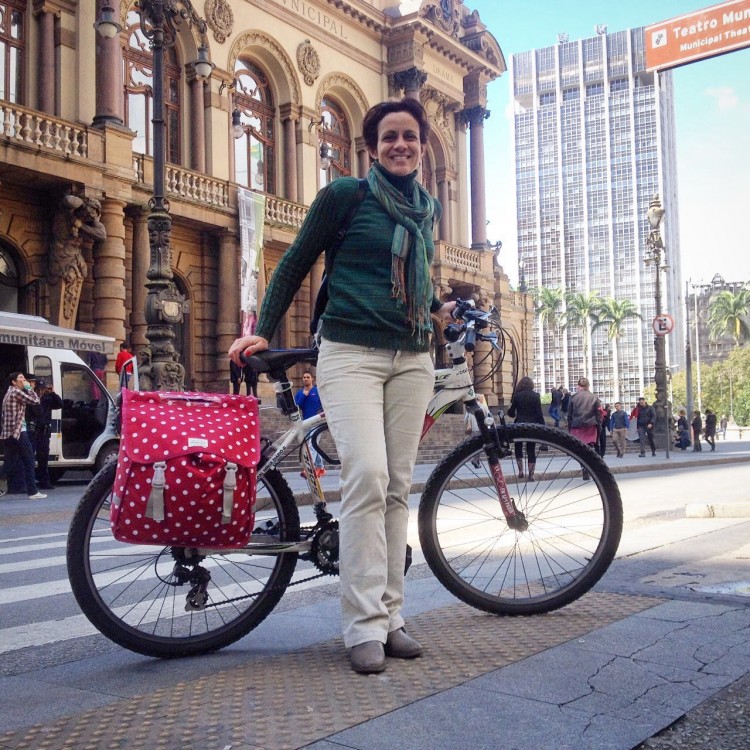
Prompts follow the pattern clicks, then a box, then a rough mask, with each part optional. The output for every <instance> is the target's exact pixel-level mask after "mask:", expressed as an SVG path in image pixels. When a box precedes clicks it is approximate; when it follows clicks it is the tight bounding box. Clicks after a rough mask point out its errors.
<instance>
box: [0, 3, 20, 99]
mask: <svg viewBox="0 0 750 750" xmlns="http://www.w3.org/2000/svg"><path fill="white" fill-rule="evenodd" d="M25 8H26V2H25V0H0V99H2V100H3V101H6V102H10V103H11V104H23V79H24V51H25V46H26V45H25V39H24V31H25V26H24V10H25Z"/></svg>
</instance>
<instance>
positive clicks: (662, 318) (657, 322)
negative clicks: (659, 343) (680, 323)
mask: <svg viewBox="0 0 750 750" xmlns="http://www.w3.org/2000/svg"><path fill="white" fill-rule="evenodd" d="M651 327H652V328H653V329H654V333H655V334H656V335H657V336H666V335H667V334H668V333H672V331H674V318H673V317H672V316H671V315H670V314H669V313H659V314H658V315H657V316H656V317H655V318H654V320H653V322H652V323H651Z"/></svg>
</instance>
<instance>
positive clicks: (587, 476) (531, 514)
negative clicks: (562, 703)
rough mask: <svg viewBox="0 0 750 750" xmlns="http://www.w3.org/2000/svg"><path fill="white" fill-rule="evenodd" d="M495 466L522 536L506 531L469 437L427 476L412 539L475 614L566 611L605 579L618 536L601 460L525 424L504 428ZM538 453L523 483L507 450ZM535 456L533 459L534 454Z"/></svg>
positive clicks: (618, 509) (614, 499)
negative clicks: (522, 522)
mask: <svg viewBox="0 0 750 750" xmlns="http://www.w3.org/2000/svg"><path fill="white" fill-rule="evenodd" d="M504 434H505V436H506V438H507V440H508V441H509V443H510V444H511V451H510V454H509V455H508V456H506V457H504V458H501V459H500V462H501V467H502V470H503V475H504V477H505V481H506V483H507V485H508V490H509V492H510V495H511V497H512V498H513V500H514V502H515V505H516V508H517V509H518V510H520V511H521V512H522V513H523V514H524V516H525V517H526V521H527V522H528V528H527V529H526V530H524V531H514V530H513V529H510V528H509V527H508V524H507V522H506V519H505V516H504V515H503V513H502V510H501V508H500V501H499V499H498V496H497V490H496V489H495V483H494V481H493V479H492V476H491V474H490V469H489V464H488V461H487V456H486V455H485V453H484V448H483V443H482V438H481V436H479V435H476V436H474V437H471V438H468V439H467V440H465V441H464V442H463V443H461V444H460V445H459V446H457V447H456V448H455V449H454V450H453V451H452V452H451V453H450V454H449V455H448V456H446V457H445V458H444V459H443V460H442V461H441V462H440V464H438V466H437V467H436V468H435V470H434V471H433V473H432V475H431V476H430V478H429V480H428V482H427V485H426V486H425V491H424V494H423V495H422V498H421V500H420V504H419V539H420V542H421V544H422V550H423V552H424V555H425V558H426V559H427V563H428V564H429V566H430V569H431V570H432V572H433V573H434V574H435V576H436V577H437V578H438V580H439V581H440V582H441V583H442V584H443V585H444V586H445V587H446V588H447V589H448V590H449V591H450V592H451V593H453V594H454V595H455V596H457V597H458V598H459V599H461V600H462V601H464V602H466V603H467V604H470V605H471V606H473V607H477V608H478V609H481V610H484V611H486V612H493V613H495V614H503V615H529V614H537V613H540V612H549V611H551V610H554V609H557V608H559V607H563V606H565V605H566V604H570V603H571V602H572V601H574V600H575V599H578V598H579V597H581V596H583V594H585V593H586V592H587V591H589V590H590V589H591V588H592V586H594V584H596V582H597V581H598V580H599V579H600V578H601V577H602V575H604V573H605V571H606V570H607V568H608V567H609V565H610V563H611V562H612V560H613V558H614V555H615V552H616V551H617V546H618V544H619V542H620V536H621V534H622V501H621V499H620V491H619V489H618V487H617V484H616V482H615V480H614V477H613V476H612V473H611V472H610V471H609V469H608V468H607V465H606V464H605V463H604V461H602V459H601V458H600V457H599V456H598V455H597V454H596V453H594V451H592V450H591V449H590V448H588V447H587V446H585V445H584V444H583V443H581V442H580V441H579V440H577V439H575V438H573V437H571V436H570V435H568V434H567V433H564V432H561V431H559V430H556V429H552V428H549V427H544V426H542V425H533V424H514V425H510V426H508V427H507V428H505V433H504ZM529 442H532V443H533V444H534V445H535V448H536V453H537V456H536V467H535V476H534V480H531V481H530V480H529V474H528V463H527V451H528V448H527V446H524V449H523V453H524V457H523V459H522V460H523V468H524V471H523V472H521V473H523V478H521V477H520V476H519V471H518V467H517V464H516V457H515V454H514V450H513V448H514V446H515V444H516V443H522V444H525V443H529ZM540 449H541V451H540Z"/></svg>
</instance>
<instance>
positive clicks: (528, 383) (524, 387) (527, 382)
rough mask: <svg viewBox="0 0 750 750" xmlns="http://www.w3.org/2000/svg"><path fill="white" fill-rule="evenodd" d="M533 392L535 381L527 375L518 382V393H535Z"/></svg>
mask: <svg viewBox="0 0 750 750" xmlns="http://www.w3.org/2000/svg"><path fill="white" fill-rule="evenodd" d="M533 390H534V381H533V380H532V379H531V378H530V377H529V376H528V375H525V376H524V377H522V378H521V379H520V380H519V381H518V385H517V386H516V393H520V392H521V391H533Z"/></svg>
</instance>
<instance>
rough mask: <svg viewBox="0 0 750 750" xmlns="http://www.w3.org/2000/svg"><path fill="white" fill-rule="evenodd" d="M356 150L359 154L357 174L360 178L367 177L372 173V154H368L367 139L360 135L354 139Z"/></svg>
mask: <svg viewBox="0 0 750 750" xmlns="http://www.w3.org/2000/svg"><path fill="white" fill-rule="evenodd" d="M354 149H355V151H356V153H357V173H358V176H359V177H367V173H368V172H369V171H370V154H369V153H368V152H367V145H366V144H365V139H364V138H363V137H362V136H361V135H360V136H357V138H355V139H354Z"/></svg>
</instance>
